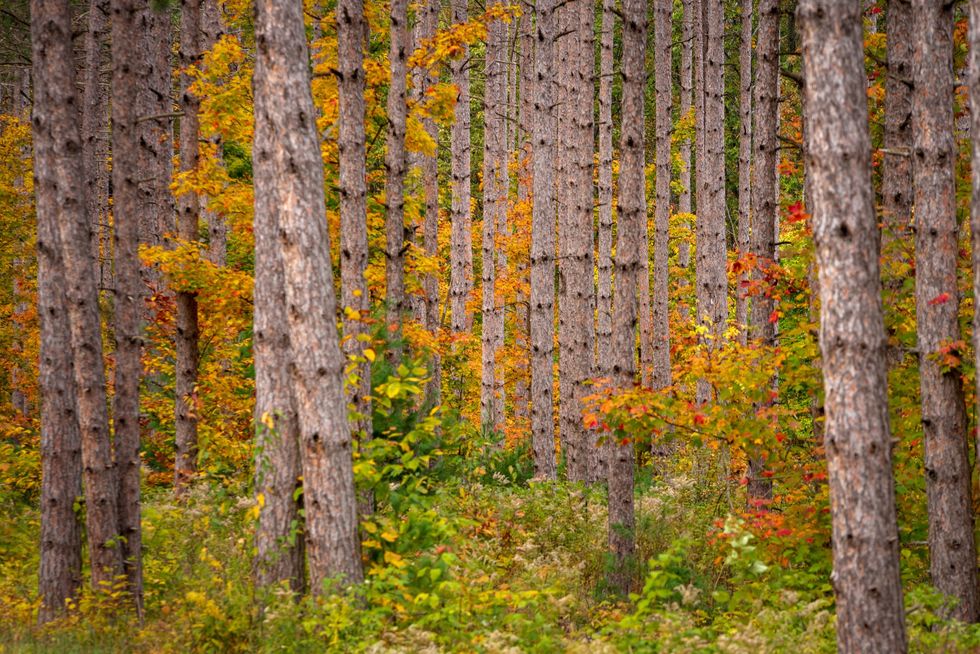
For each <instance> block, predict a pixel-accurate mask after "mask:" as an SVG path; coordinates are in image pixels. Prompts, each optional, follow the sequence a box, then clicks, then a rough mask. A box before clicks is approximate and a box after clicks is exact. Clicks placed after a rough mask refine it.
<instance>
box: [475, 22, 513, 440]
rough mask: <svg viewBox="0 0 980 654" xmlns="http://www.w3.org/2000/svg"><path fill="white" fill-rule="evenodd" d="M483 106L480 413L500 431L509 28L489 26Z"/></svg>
mask: <svg viewBox="0 0 980 654" xmlns="http://www.w3.org/2000/svg"><path fill="white" fill-rule="evenodd" d="M487 29H488V34H487V50H486V73H485V80H486V82H485V89H484V104H483V107H484V108H483V119H484V146H485V147H484V155H483V239H482V246H481V248H482V254H483V274H482V283H483V286H482V295H483V326H482V331H481V340H482V367H481V376H480V412H481V417H482V420H483V424H484V425H487V426H489V427H490V428H492V429H495V430H500V429H502V428H503V423H504V395H503V390H504V388H503V369H502V367H501V366H498V365H497V353H498V352H499V350H500V347H501V346H502V345H503V331H504V313H503V307H502V306H500V302H499V301H498V299H497V297H496V295H497V294H496V278H497V268H498V266H499V264H498V261H497V254H498V253H497V232H498V228H499V227H500V223H501V222H502V221H503V220H505V218H503V217H502V216H505V215H506V210H507V206H506V199H507V196H506V193H507V142H506V140H505V139H506V134H505V132H506V125H505V123H506V118H505V116H506V111H507V107H506V98H507V86H506V84H507V71H506V69H505V63H506V60H507V59H506V57H507V26H506V24H505V23H503V22H501V21H494V22H493V23H491V24H490V25H489V26H488V28H487Z"/></svg>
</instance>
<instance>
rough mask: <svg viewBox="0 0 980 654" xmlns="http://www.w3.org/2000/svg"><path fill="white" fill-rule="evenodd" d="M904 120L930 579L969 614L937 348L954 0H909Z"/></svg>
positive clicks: (968, 551) (948, 180)
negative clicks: (910, 86)
mask: <svg viewBox="0 0 980 654" xmlns="http://www.w3.org/2000/svg"><path fill="white" fill-rule="evenodd" d="M912 19H913V25H914V27H913V29H914V30H915V33H916V35H917V37H916V39H915V46H914V52H913V66H912V68H913V79H914V91H913V93H912V122H913V125H914V127H913V131H914V132H915V135H914V137H913V149H912V153H913V179H914V200H915V219H916V230H915V253H916V274H915V304H916V326H917V328H918V335H919V342H918V350H919V385H920V389H921V393H922V427H923V431H924V434H925V470H926V497H927V501H928V507H929V554H930V563H929V572H930V574H931V576H932V583H933V584H934V585H935V586H936V588H937V589H938V590H939V591H941V592H942V593H944V594H946V595H952V596H953V597H955V598H956V599H957V600H958V601H959V603H958V605H957V606H956V608H955V609H954V611H953V613H952V614H953V615H954V616H955V617H957V618H958V619H960V620H962V621H964V622H975V621H977V619H978V611H980V598H978V593H977V561H976V557H977V551H976V544H975V542H974V535H973V509H972V506H973V504H972V499H971V497H970V495H971V487H970V466H969V456H968V448H967V439H966V428H967V416H966V403H965V400H964V397H963V382H962V378H961V373H960V371H959V370H950V369H946V370H944V369H943V367H942V365H941V363H940V362H939V361H938V360H937V358H936V357H937V351H938V350H939V349H940V348H942V347H943V346H944V345H946V344H949V343H953V342H955V341H957V340H959V339H960V330H959V323H958V316H959V293H958V290H957V285H956V282H957V277H956V258H957V251H958V249H959V247H958V244H957V236H958V228H957V223H956V198H955V189H954V178H953V176H954V165H955V161H956V145H955V142H954V139H953V102H952V99H953V3H952V2H951V1H944V2H933V1H925V0H913V2H912Z"/></svg>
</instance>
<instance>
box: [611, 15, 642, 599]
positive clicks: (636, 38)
mask: <svg viewBox="0 0 980 654" xmlns="http://www.w3.org/2000/svg"><path fill="white" fill-rule="evenodd" d="M646 40H647V14H646V3H645V2H643V0H624V2H623V64H622V75H623V104H622V112H623V113H622V125H621V127H620V142H619V151H620V165H619V211H618V212H617V215H618V217H619V222H618V240H617V244H616V263H615V268H616V284H615V287H614V289H613V311H614V314H613V378H614V380H615V383H616V384H617V386H619V387H620V388H624V389H626V388H629V387H631V386H632V385H633V384H634V383H635V379H636V327H637V306H636V305H637V290H638V286H639V280H638V276H639V275H640V274H641V272H642V270H643V269H644V267H643V264H642V262H641V260H642V259H644V258H645V257H646V253H645V252H643V223H644V222H645V221H646V189H645V186H646V184H645V178H644V163H643V162H644V158H643V152H644V138H643V136H644V135H643V131H644V130H643V126H644V120H643V89H644V84H645V78H646V71H645V54H646V50H647V48H646ZM610 436H611V437H612V438H614V439H616V440H617V441H618V440H619V439H618V438H617V437H619V436H625V434H611V435H610ZM613 449H614V452H613V453H612V457H611V459H610V462H609V550H610V552H611V553H612V557H613V568H612V573H611V575H610V583H611V585H612V586H613V587H614V588H617V589H619V591H620V592H622V593H628V592H629V590H630V581H631V579H632V571H633V569H632V568H633V564H634V561H633V559H634V556H635V550H636V543H635V539H634V531H635V529H636V517H635V514H634V508H633V444H632V442H630V441H628V440H627V442H626V443H625V444H617V445H614V446H613Z"/></svg>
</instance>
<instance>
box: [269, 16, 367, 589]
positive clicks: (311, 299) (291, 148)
mask: <svg viewBox="0 0 980 654" xmlns="http://www.w3.org/2000/svg"><path fill="white" fill-rule="evenodd" d="M256 42H257V43H258V44H259V48H258V53H257V57H256V65H255V76H254V96H255V148H254V150H255V163H254V168H255V186H256V189H255V192H256V196H258V195H260V194H267V195H268V196H269V197H271V198H272V202H273V204H272V208H273V209H274V216H273V220H275V221H276V228H277V233H278V247H279V254H280V256H281V258H282V262H283V273H284V274H283V279H284V286H285V291H286V293H285V295H286V315H287V316H288V320H289V344H290V358H289V366H288V369H289V377H290V382H291V384H292V386H293V389H294V392H295V397H296V409H297V415H298V418H299V427H300V443H301V447H300V459H301V461H302V468H303V498H304V499H303V501H304V507H305V517H306V542H307V548H308V551H309V559H310V581H311V585H312V588H313V591H314V593H319V592H322V591H324V590H325V582H326V581H327V580H329V579H330V578H332V577H339V578H340V581H341V583H344V584H346V583H356V582H359V581H360V580H361V579H362V578H363V572H362V570H361V558H360V540H359V538H358V534H357V510H356V505H355V494H354V476H353V461H352V458H351V433H350V425H349V424H348V421H347V414H346V410H347V401H346V398H345V397H344V390H343V371H344V359H343V356H342V355H341V352H340V345H339V339H338V335H337V327H336V322H335V311H336V300H335V297H334V290H333V279H332V272H331V268H330V254H329V252H330V249H329V243H328V236H327V226H326V221H325V220H324V216H325V215H326V208H325V203H324V194H323V161H322V159H321V156H320V146H319V140H318V136H317V132H316V125H315V121H314V117H315V115H316V110H315V107H314V105H313V95H312V92H311V90H310V71H309V52H308V50H307V45H306V34H305V30H304V27H303V5H302V3H301V2H299V0H295V1H289V2H282V1H277V0H263V1H261V2H259V3H257V5H256Z"/></svg>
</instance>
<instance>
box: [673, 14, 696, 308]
mask: <svg viewBox="0 0 980 654" xmlns="http://www.w3.org/2000/svg"><path fill="white" fill-rule="evenodd" d="M696 3H697V0H683V9H684V19H683V20H684V22H683V25H682V28H681V37H682V40H683V43H682V44H681V61H680V64H681V69H680V83H679V85H678V86H679V90H680V115H681V116H687V115H688V114H689V113H690V112H691V107H692V100H693V97H692V96H693V77H692V75H693V68H694V66H693V61H692V60H693V58H694V11H695V9H696V6H697V5H696ZM678 152H679V154H680V158H681V162H683V167H682V169H681V173H680V180H679V181H680V184H681V192H680V195H678V197H677V211H678V213H681V214H690V213H691V209H692V207H691V195H692V190H693V189H692V188H691V184H692V181H693V180H694V177H693V175H692V174H691V172H692V171H691V163H692V159H691V139H690V138H685V139H683V140H682V141H681V142H680V144H679V145H678ZM685 226H686V227H690V226H689V225H687V224H685ZM677 265H678V266H679V267H680V268H682V269H683V270H684V271H687V270H688V269H689V268H690V267H691V246H690V243H689V242H688V240H687V239H686V238H684V239H682V240H680V241H679V242H678V244H677ZM677 284H678V286H679V287H680V288H682V289H686V288H687V280H686V279H685V278H683V277H681V278H680V279H678V280H677ZM685 295H686V294H685ZM680 312H681V315H682V316H683V317H684V319H685V320H686V319H687V318H688V317H689V316H690V312H689V308H688V305H687V299H686V297H685V300H684V302H683V303H681V305H680Z"/></svg>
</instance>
